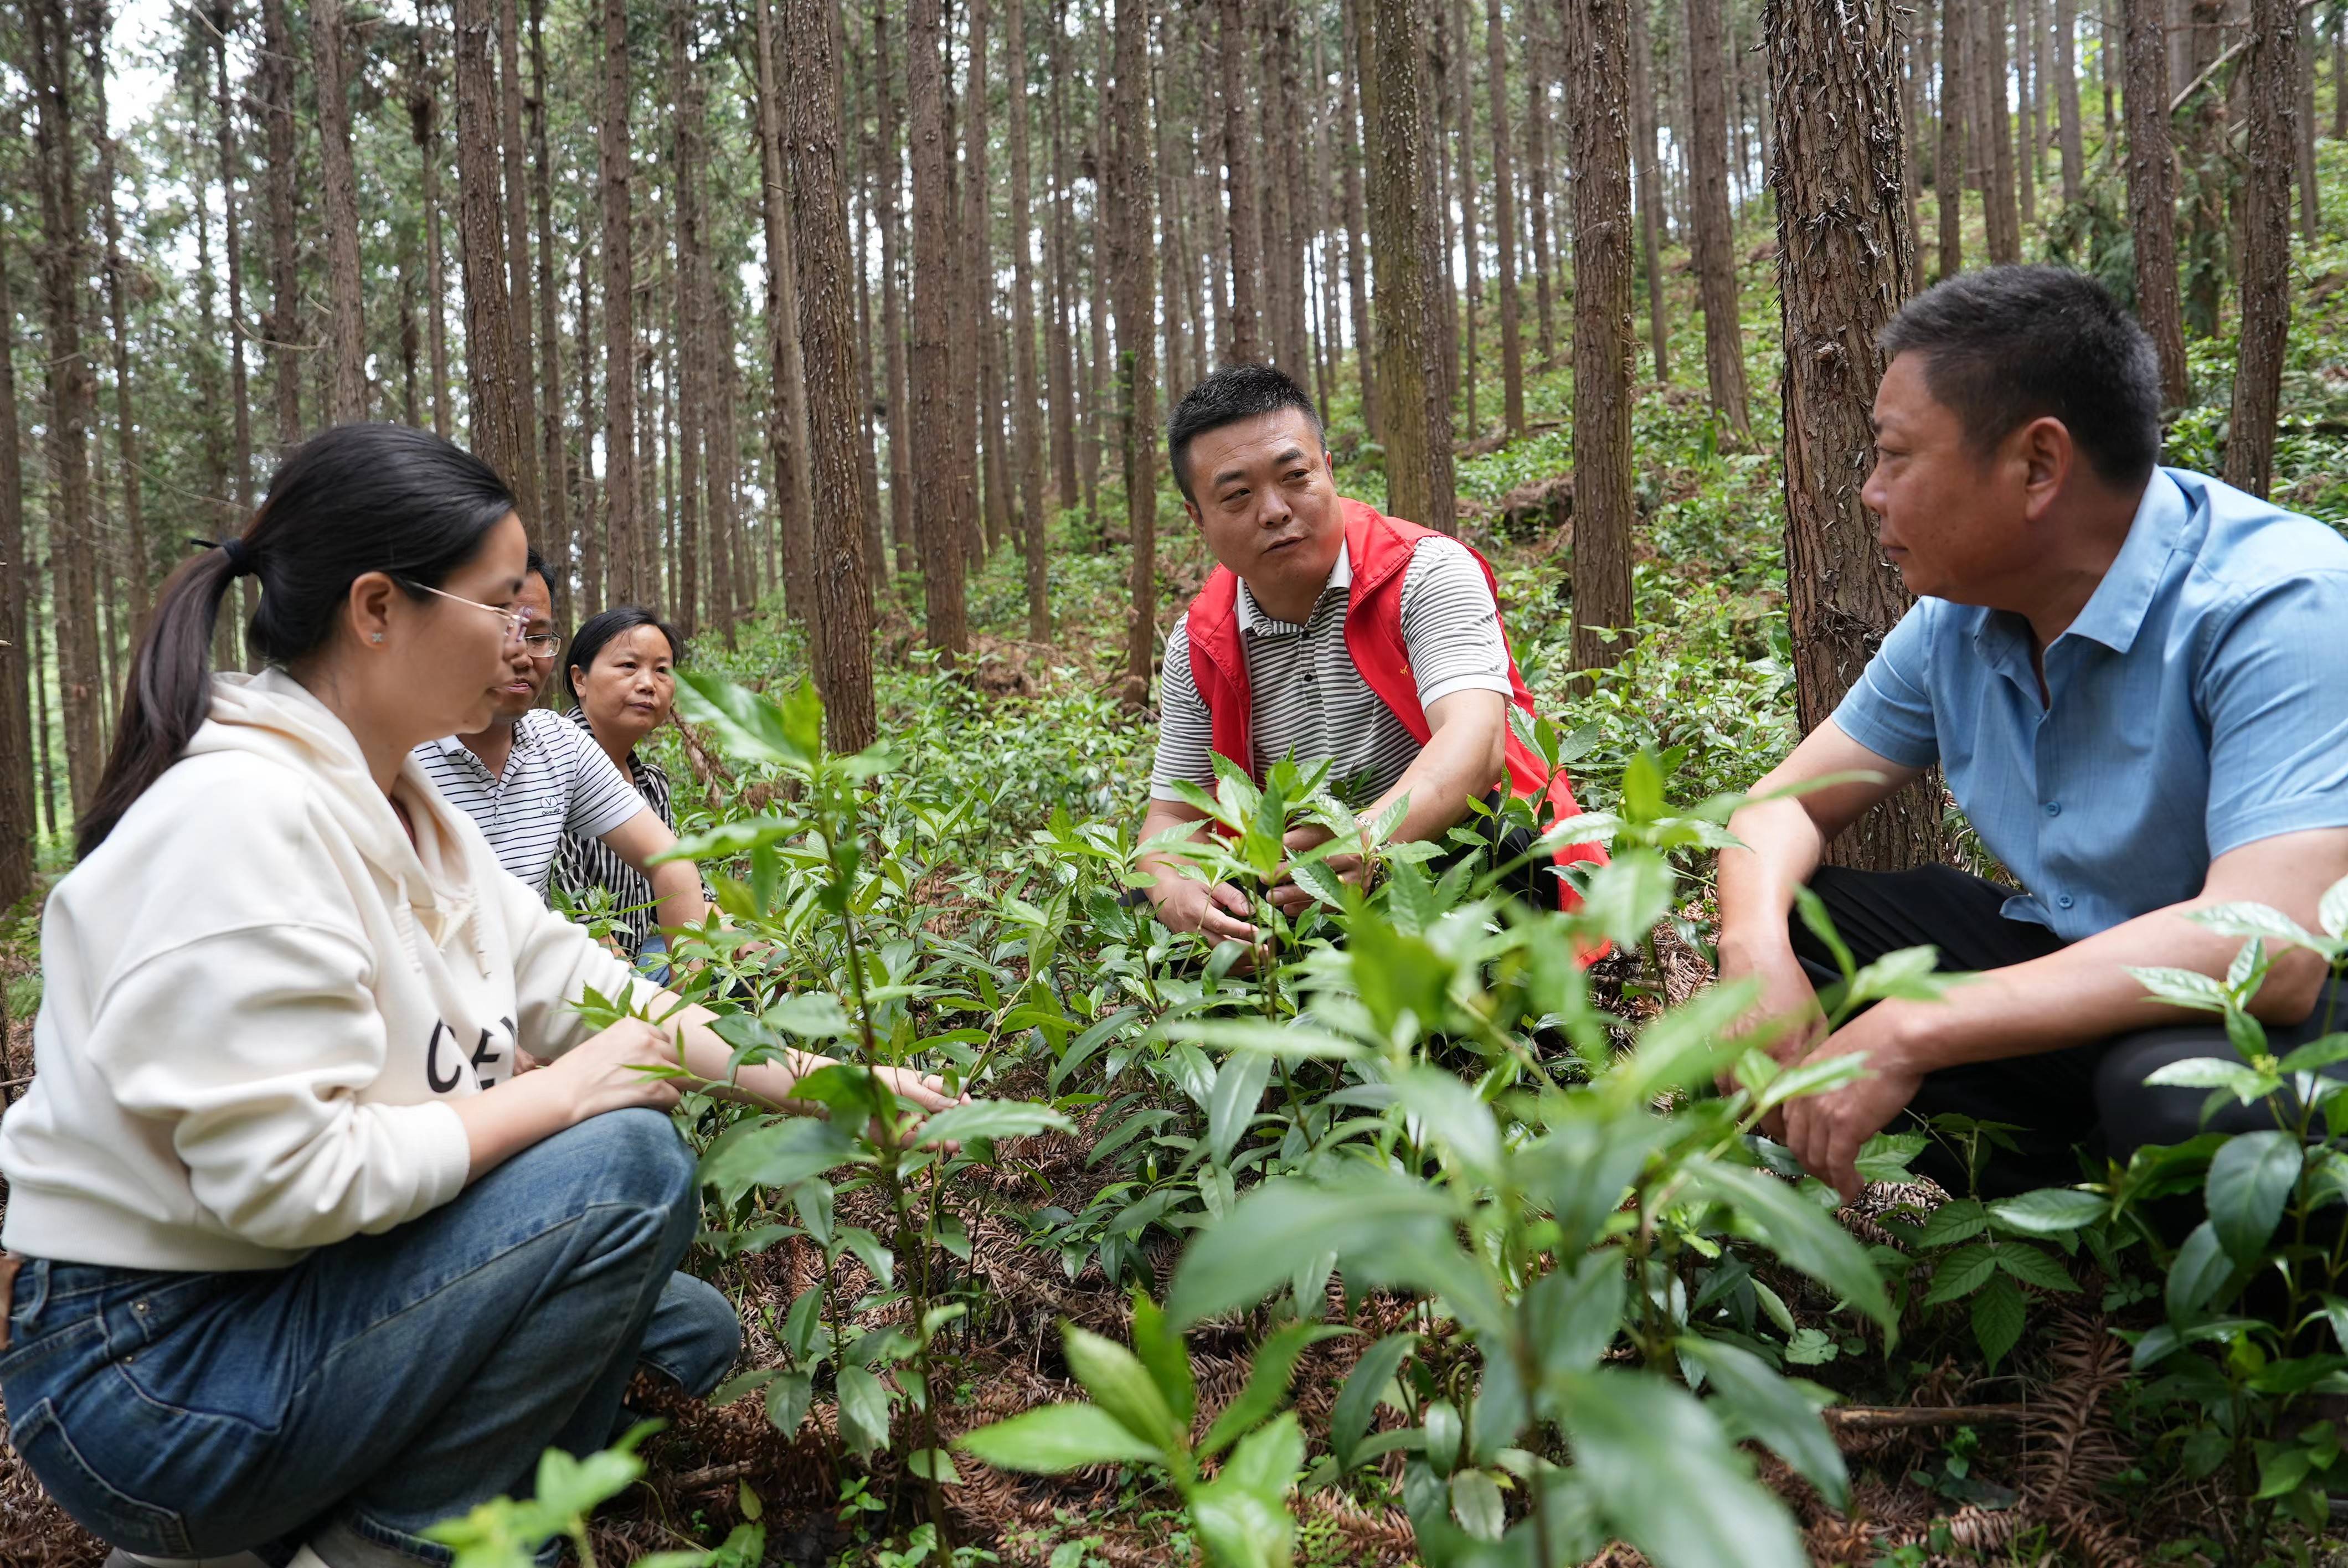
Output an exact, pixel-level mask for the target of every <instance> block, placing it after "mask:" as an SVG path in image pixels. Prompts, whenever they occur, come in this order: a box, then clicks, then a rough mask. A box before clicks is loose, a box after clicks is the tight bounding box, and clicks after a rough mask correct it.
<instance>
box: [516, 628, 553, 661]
mask: <svg viewBox="0 0 2348 1568" xmlns="http://www.w3.org/2000/svg"><path fill="white" fill-rule="evenodd" d="M521 645H522V646H523V647H524V648H527V649H529V650H530V657H531V658H532V659H551V658H553V657H554V656H555V655H556V654H557V653H560V652H561V651H562V639H561V638H560V637H557V636H556V635H555V634H554V633H553V632H551V631H541V632H539V633H538V634H537V635H536V636H534V637H525V638H523V639H522V640H521Z"/></svg>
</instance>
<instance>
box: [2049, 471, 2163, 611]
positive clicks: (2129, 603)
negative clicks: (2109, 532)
mask: <svg viewBox="0 0 2348 1568" xmlns="http://www.w3.org/2000/svg"><path fill="white" fill-rule="evenodd" d="M2191 511H2192V508H2191V507H2190V506H2189V505H2188V502H2187V499H2186V496H2185V492H2184V490H2183V489H2182V488H2180V487H2178V483H2177V481H2176V480H2174V479H2172V478H2170V477H2168V470H2167V469H2165V468H2155V469H2154V470H2153V471H2152V477H2151V478H2150V479H2149V480H2147V481H2146V484H2145V487H2144V498H2143V499H2142V500H2140V501H2138V502H2137V507H2136V518H2135V520H2134V521H2132V522H2131V523H2129V524H2128V534H2127V541H2126V542H2125V543H2123V544H2122V545H2121V546H2120V553H2119V554H2118V555H2116V556H2115V557H2113V558H2112V564H2111V567H2110V569H2108V570H2106V572H2105V573H2104V580H2103V581H2101V582H2099V583H2097V584H2096V591H2095V592H2094V593H2092V594H2090V595H2089V596H2088V597H2087V602H2086V604H2085V607H2084V608H2083V609H2081V610H2080V611H2079V614H2078V618H2077V619H2076V620H2073V621H2072V622H2071V624H2070V626H2069V627H2068V628H2067V629H2065V632H2064V635H2065V636H2066V637H2069V636H2076V637H2085V638H2088V639H2091V640H2092V641H2096V642H2100V643H2102V644H2103V645H2104V646H2105V647H2106V648H2108V649H2110V650H2111V651H2113V652H2115V653H2126V652H2127V651H2128V648H2129V646H2130V645H2131V644H2132V643H2134V642H2135V641H2136V634H2137V631H2138V630H2140V629H2141V628H2142V627H2143V625H2144V616H2145V611H2146V610H2148V609H2150V608H2151V606H2152V596H2153V594H2154V593H2155V592H2156V591H2157V590H2158V589H2159V587H2160V580H2161V579H2162V577H2163V576H2165V575H2166V574H2167V571H2168V558H2169V556H2170V555H2171V554H2173V553H2174V552H2175V550H2176V548H2177V538H2178V534H2179V532H2181V531H2182V529H2183V528H2184V526H2185V523H2186V521H2187V519H2188V518H2189V517H2190V516H2191Z"/></svg>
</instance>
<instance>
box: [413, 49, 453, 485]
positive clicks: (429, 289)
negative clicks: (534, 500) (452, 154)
mask: <svg viewBox="0 0 2348 1568" xmlns="http://www.w3.org/2000/svg"><path fill="white" fill-rule="evenodd" d="M431 33H432V29H431V26H430V25H429V24H428V23H426V22H424V21H421V20H419V21H418V22H417V27H416V76H415V78H414V80H413V81H412V82H410V84H409V86H408V93H407V123H408V131H409V135H410V136H411V137H412V138H413V139H414V140H415V142H416V150H417V162H418V163H419V164H420V165H421V166H422V168H421V179H420V187H419V188H420V190H422V192H423V206H424V292H425V293H427V295H429V296H430V308H429V309H428V310H427V313H426V314H425V318H424V321H425V335H426V339H427V342H428V343H429V344H430V346H431V352H432V359H431V364H432V429H433V432H434V434H436V435H438V436H440V437H441V439H443V440H446V439H448V436H449V434H450V432H451V431H453V430H454V429H455V428H456V426H455V425H454V424H453V423H452V422H451V419H450V417H449V412H448V271H447V260H446V258H447V256H448V250H447V248H446V247H445V246H444V245H443V244H442V243H441V240H440V105H439V99H438V97H437V95H436V94H435V92H434V90H433V77H432V60H431V55H430V52H429V50H428V49H427V46H426V42H425V40H426V39H427V38H428V37H429V36H431Z"/></svg>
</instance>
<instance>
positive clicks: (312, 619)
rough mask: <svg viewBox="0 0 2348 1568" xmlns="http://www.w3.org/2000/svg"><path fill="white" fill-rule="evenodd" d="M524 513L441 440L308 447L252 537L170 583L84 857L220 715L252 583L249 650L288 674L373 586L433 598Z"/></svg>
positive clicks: (91, 816) (247, 531)
mask: <svg viewBox="0 0 2348 1568" xmlns="http://www.w3.org/2000/svg"><path fill="white" fill-rule="evenodd" d="M513 509H514V502H513V493H512V491H511V490H510V489H509V488H508V487H507V486H506V483H505V481H504V480H502V479H500V478H499V477H498V475H497V471H496V470H495V469H493V468H491V467H490V466H489V465H488V464H486V463H484V462H482V461H481V460H480V459H479V458H478V457H476V456H473V455H472V454H471V453H469V452H467V451H465V450H464V449H463V448H462V447H459V446H454V445H452V444H450V443H449V442H448V441H445V440H443V439H441V438H440V437H439V436H435V435H433V434H432V433H431V432H430V431H428V430H413V429H409V428H408V427H407V426H406V425H338V426H336V427H335V428H334V429H332V430H328V431H326V432H324V434H322V435H319V436H314V437H312V438H311V439H310V440H308V441H306V442H304V444H303V445H302V446H301V448H300V449H299V450H297V451H296V452H294V453H293V456H290V457H288V458H286V460H285V462H284V465H283V466H282V467H280V468H279V469H278V471H277V474H276V477H274V478H273V479H272V480H271V481H270V485H269V496H268V498H267V499H266V500H264V501H263V503H262V506H261V509H260V510H259V511H258V512H256V513H255V514H254V515H253V517H252V521H251V522H250V523H248V524H247V525H246V526H245V528H244V531H243V532H242V534H240V535H237V536H235V537H232V538H224V539H222V540H221V541H220V542H219V544H218V546H217V548H207V549H206V550H205V551H204V552H203V553H202V554H201V555H199V556H197V557H195V558H194V559H191V560H189V561H187V562H185V563H184V564H183V565H181V566H180V569H179V570H177V571H175V572H173V573H172V574H171V578H170V581H169V582H166V583H165V584H164V585H163V592H162V597H161V598H160V599H159V600H157V601H156V605H155V611H154V614H153V615H152V616H151V617H149V620H148V622H147V631H146V635H144V636H143V637H141V638H140V639H139V650H138V651H137V652H136V653H134V654H133V655H132V656H131V661H130V673H129V679H128V680H127V681H126V682H124V691H123V699H122V722H121V724H120V726H119V727H118V730H117V731H116V733H115V738H114V750H113V752H112V753H110V754H109V755H108V757H107V759H106V771H105V772H104V773H103V774H100V775H99V776H98V791H97V793H96V794H94V795H92V796H91V798H90V804H89V809H88V811H87V812H85V813H83V814H82V818H81V821H80V823H79V824H78V825H77V828H76V833H75V837H76V844H75V853H76V854H77V856H86V855H88V854H89V853H90V851H92V850H94V849H96V848H97V847H98V845H101V844H103V843H105V842H106V836H107V835H108V834H109V833H112V832H113V831H114V827H115V825H116V824H117V823H118V822H120V821H121V820H122V816H123V814H124V813H125V812H128V811H129V809H130V807H131V806H132V804H135V803H136V802H137V801H138V799H139V796H140V795H142V794H146V793H147V791H148V788H149V786H150V785H152V784H154V782H155V781H156V780H157V779H159V778H160V777H162V776H163V774H164V771H165V770H166V769H168V768H170V766H171V764H174V763H176V762H178V761H179V760H180V753H182V752H184V751H186V750H187V747H188V742H189V741H190V740H191V739H193V738H194V736H195V733H196V731H197V729H198V728H199V727H200V726H201V724H202V723H203V722H204V719H205V717H206V715H207V714H209V713H210V712H211V692H212V671H211V647H212V633H213V630H214V629H215V628H216V626H217V625H218V623H219V620H220V613H221V600H223V599H225V598H227V597H228V591H229V587H230V585H231V584H232V583H233V582H234V581H235V580H236V579H238V578H240V577H243V576H246V575H247V574H250V575H252V576H254V577H257V578H259V579H261V604H260V608H259V609H258V610H255V611H254V613H253V617H252V624H251V625H250V626H248V627H247V628H246V629H245V641H246V645H247V646H248V647H250V648H251V649H252V651H254V652H255V653H256V654H258V655H259V656H260V657H262V658H263V659H266V660H268V661H270V662H272V663H273V664H284V663H288V662H290V661H293V660H296V659H300V658H302V657H303V656H304V655H305V654H308V653H311V652H313V651H315V650H317V649H318V648H320V647H322V646H323V645H324V643H325V642H326V641H327V640H328V639H329V638H330V637H331V636H332V635H333V634H334V630H335V625H336V623H337V619H338V617H339V616H340V614H341V612H342V608H343V603H344V600H345V599H347V598H348V597H349V594H350V587H351V584H352V583H353V582H355V581H356V580H357V579H359V578H360V577H362V576H364V575H365V574H366V573H368V572H371V571H380V572H385V573H388V574H389V575H391V576H392V577H393V578H395V579H396V580H398V581H399V582H400V584H401V586H402V588H403V589H406V590H407V592H408V593H409V594H410V595H411V596H413V597H416V598H418V599H420V598H422V597H423V594H422V592H421V591H420V589H419V587H418V586H417V585H421V586H422V587H427V588H429V587H438V585H439V584H440V583H441V582H442V581H443V580H445V579H447V578H448V574H449V573H450V572H452V571H454V570H456V569H458V567H460V566H462V565H463V564H464V563H465V562H466V561H468V560H469V559H472V557H473V554H474V552H475V551H477V550H479V548H480V547H481V541H482V539H483V538H485V537H486V536H487V535H488V533H489V530H490V529H491V528H495V527H496V526H497V525H498V523H499V521H501V520H502V519H503V518H505V517H506V516H507V515H508V514H509V513H510V512H511V511H512V510H513ZM195 542H196V543H198V544H205V545H210V544H211V541H210V540H206V539H199V540H196V541H195Z"/></svg>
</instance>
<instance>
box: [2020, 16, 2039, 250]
mask: <svg viewBox="0 0 2348 1568" xmlns="http://www.w3.org/2000/svg"><path fill="white" fill-rule="evenodd" d="M2037 11H2038V6H2037V0H2013V74H2014V78H2015V86H2016V87H2019V88H2020V89H2021V108H2020V109H2019V110H2018V111H2017V112H2016V113H2015V115H2014V117H2013V139H2014V141H2015V142H2016V143H2017V144H2018V145H2017V147H2016V149H2015V150H2016V151H2017V152H2018V154H2019V155H2020V156H2018V157H2017V158H2016V159H2014V165H2015V173H2016V175H2017V177H2018V179H2019V181H2020V188H2019V192H2018V193H2019V195H2020V197H2021V199H2022V226H2023V227H2024V228H2025V229H2028V228H2034V227H2035V226H2036V225H2037V222H2038V149H2039V148H2040V147H2041V146H2043V145H2044V141H2045V138H2044V137H2042V136H2040V135H2039V134H2038V128H2039V118H2040V116H2039V107H2038V94H2039V83H2038V80H2037V77H2036V75H2035V74H2034V72H2033V70H2032V68H2031V67H2032V64H2033V62H2034V60H2035V58H2036V55H2037V43H2036V38H2037V33H2038V27H2037ZM2014 242H2015V246H2016V250H2015V254H2016V256H2017V258H2018V257H2019V255H2020V253H2021V252H2020V245H2021V237H2020V235H2018V234H2017V235H2016V236H2015V241H2014Z"/></svg>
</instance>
